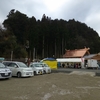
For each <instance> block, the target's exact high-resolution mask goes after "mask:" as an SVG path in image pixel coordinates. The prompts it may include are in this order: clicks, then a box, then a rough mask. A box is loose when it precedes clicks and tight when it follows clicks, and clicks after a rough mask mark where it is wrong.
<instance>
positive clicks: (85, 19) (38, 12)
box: [0, 0, 100, 36]
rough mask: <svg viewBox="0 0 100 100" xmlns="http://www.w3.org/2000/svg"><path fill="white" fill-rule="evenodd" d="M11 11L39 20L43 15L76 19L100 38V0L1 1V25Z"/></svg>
mask: <svg viewBox="0 0 100 100" xmlns="http://www.w3.org/2000/svg"><path fill="white" fill-rule="evenodd" d="M11 9H15V10H18V11H20V12H21V13H24V14H26V15H27V16H28V17H32V16H34V17H35V18H36V19H37V20H38V19H41V18H42V16H43V14H45V15H46V16H48V17H51V19H56V18H57V19H64V20H66V21H68V20H69V19H75V20H76V21H80V22H82V23H85V24H87V26H89V27H91V28H93V29H94V30H95V31H96V32H97V33H98V34H99V36H100V0H0V23H2V22H3V21H4V20H5V19H6V18H7V17H6V16H7V15H8V14H9V12H10V10H11Z"/></svg>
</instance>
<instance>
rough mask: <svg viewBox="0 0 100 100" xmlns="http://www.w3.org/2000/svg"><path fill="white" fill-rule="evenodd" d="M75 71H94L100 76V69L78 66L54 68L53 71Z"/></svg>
mask: <svg viewBox="0 0 100 100" xmlns="http://www.w3.org/2000/svg"><path fill="white" fill-rule="evenodd" d="M73 71H85V72H94V73H95V75H96V76H100V69H85V68H81V69H76V68H58V69H52V72H54V73H57V72H64V73H70V72H73Z"/></svg>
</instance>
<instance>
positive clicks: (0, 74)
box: [0, 62, 12, 79]
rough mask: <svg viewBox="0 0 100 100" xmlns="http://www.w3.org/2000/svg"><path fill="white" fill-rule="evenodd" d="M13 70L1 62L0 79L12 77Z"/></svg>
mask: <svg viewBox="0 0 100 100" xmlns="http://www.w3.org/2000/svg"><path fill="white" fill-rule="evenodd" d="M11 76H12V71H11V70H10V69H9V68H7V67H6V66H5V65H4V64H3V63H1V62H0V79H8V78H11Z"/></svg>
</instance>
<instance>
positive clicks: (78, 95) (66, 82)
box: [0, 71, 100, 100]
mask: <svg viewBox="0 0 100 100" xmlns="http://www.w3.org/2000/svg"><path fill="white" fill-rule="evenodd" d="M0 100H100V77H97V76H95V74H94V73H91V72H81V73H80V72H77V71H74V72H72V73H70V74H68V73H51V74H45V75H39V76H34V77H30V78H16V77H13V78H11V79H8V80H0Z"/></svg>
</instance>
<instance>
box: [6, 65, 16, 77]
mask: <svg viewBox="0 0 100 100" xmlns="http://www.w3.org/2000/svg"><path fill="white" fill-rule="evenodd" d="M8 67H9V68H10V70H11V71H12V76H16V75H17V72H18V66H17V64H16V63H10V64H9V65H8Z"/></svg>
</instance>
